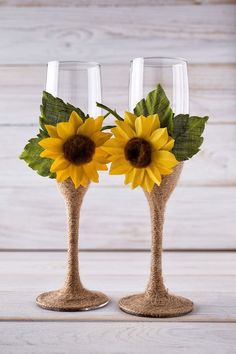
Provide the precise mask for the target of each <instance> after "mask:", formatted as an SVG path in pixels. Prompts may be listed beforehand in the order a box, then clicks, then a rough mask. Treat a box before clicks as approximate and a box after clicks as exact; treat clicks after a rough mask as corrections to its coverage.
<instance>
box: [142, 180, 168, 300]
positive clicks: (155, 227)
mask: <svg viewBox="0 0 236 354" xmlns="http://www.w3.org/2000/svg"><path fill="white" fill-rule="evenodd" d="M145 194H146V197H147V200H148V203H149V206H150V214H151V229H152V230H151V231H152V243H151V269H150V276H149V282H148V285H147V288H146V292H145V293H146V296H148V297H151V298H154V297H155V298H159V297H163V296H165V295H166V294H167V290H166V288H165V285H164V281H163V277H162V238H163V224H164V212H165V201H164V200H163V198H162V195H161V190H160V188H159V187H157V186H155V187H154V189H153V190H152V192H151V193H145Z"/></svg>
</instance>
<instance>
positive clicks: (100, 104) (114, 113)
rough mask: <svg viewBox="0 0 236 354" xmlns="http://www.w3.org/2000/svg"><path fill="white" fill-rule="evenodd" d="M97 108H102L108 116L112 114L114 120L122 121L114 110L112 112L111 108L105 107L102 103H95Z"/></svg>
mask: <svg viewBox="0 0 236 354" xmlns="http://www.w3.org/2000/svg"><path fill="white" fill-rule="evenodd" d="M96 104H97V106H98V107H100V108H102V109H105V110H106V111H107V112H108V113H109V114H112V115H113V116H114V117H115V118H116V119H118V120H124V119H123V118H122V117H121V116H120V115H119V114H118V113H117V112H116V110H115V109H114V110H112V109H111V108H109V107H107V106H105V105H104V104H102V103H99V102H96ZM107 116H108V114H106V115H105V117H107Z"/></svg>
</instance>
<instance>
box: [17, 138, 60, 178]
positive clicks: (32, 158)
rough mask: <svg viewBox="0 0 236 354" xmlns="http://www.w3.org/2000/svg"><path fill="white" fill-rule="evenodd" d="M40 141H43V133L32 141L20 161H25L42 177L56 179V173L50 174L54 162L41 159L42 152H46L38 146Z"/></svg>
mask: <svg viewBox="0 0 236 354" xmlns="http://www.w3.org/2000/svg"><path fill="white" fill-rule="evenodd" d="M40 140H42V136H41V133H40V134H38V137H37V138H32V139H30V140H29V142H28V144H27V145H26V146H25V148H24V150H23V152H22V154H21V155H20V159H22V160H24V161H25V162H26V163H27V164H28V166H29V167H31V168H32V169H33V170H35V171H37V173H38V174H39V175H40V176H43V177H50V178H55V177H56V175H55V173H51V172H50V167H51V165H52V163H53V160H51V159H48V158H45V157H40V154H41V152H42V151H43V150H44V149H43V148H42V147H41V146H40V145H39V144H38V143H39V142H40Z"/></svg>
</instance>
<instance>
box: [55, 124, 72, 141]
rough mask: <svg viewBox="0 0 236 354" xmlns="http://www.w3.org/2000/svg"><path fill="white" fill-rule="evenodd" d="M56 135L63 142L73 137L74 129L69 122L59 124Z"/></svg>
mask: <svg viewBox="0 0 236 354" xmlns="http://www.w3.org/2000/svg"><path fill="white" fill-rule="evenodd" d="M57 133H58V135H59V137H60V138H61V139H63V140H64V141H65V140H67V139H69V138H70V137H71V136H73V135H75V133H76V132H75V128H74V126H73V124H71V123H69V122H61V123H58V124H57Z"/></svg>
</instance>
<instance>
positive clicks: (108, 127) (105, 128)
mask: <svg viewBox="0 0 236 354" xmlns="http://www.w3.org/2000/svg"><path fill="white" fill-rule="evenodd" d="M115 127H116V126H115V125H104V127H102V129H101V130H102V131H103V130H107V129H112V128H115Z"/></svg>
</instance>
